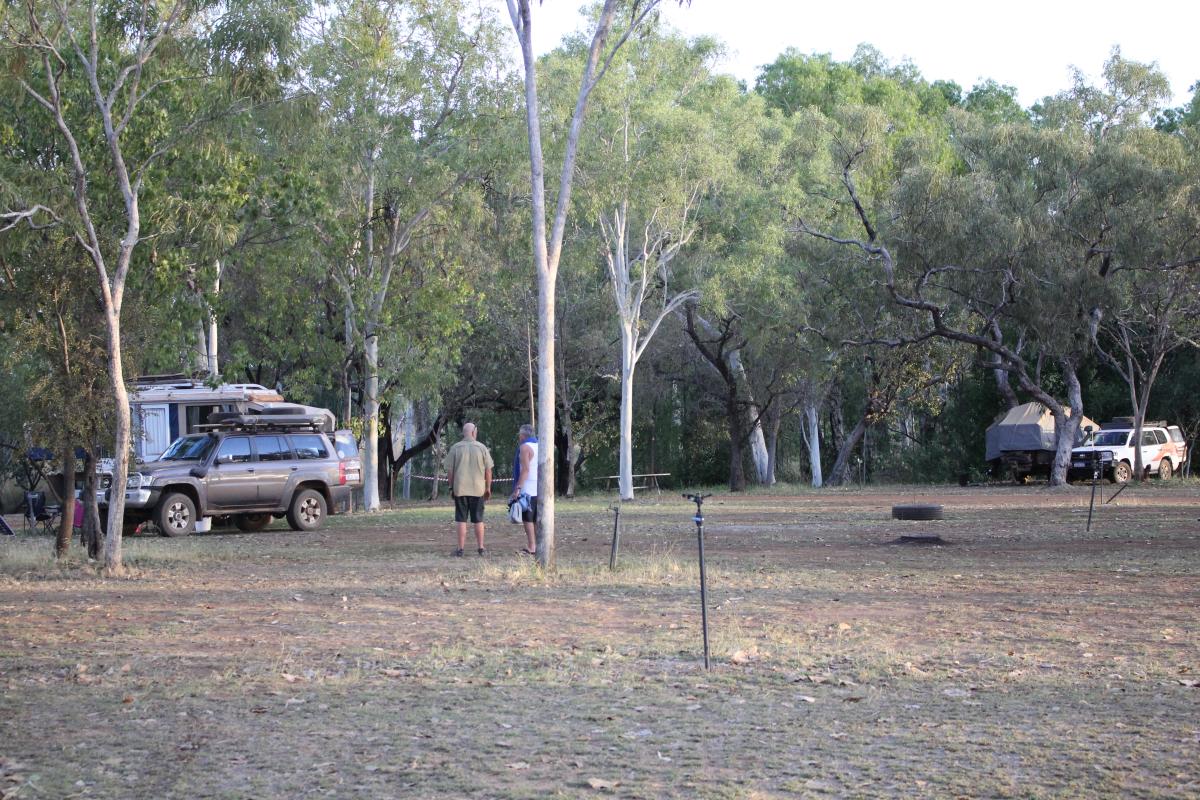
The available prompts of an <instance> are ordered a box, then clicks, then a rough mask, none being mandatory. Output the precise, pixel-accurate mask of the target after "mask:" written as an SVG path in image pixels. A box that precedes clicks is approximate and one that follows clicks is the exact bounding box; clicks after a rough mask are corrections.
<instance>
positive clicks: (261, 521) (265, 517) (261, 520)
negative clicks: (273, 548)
mask: <svg viewBox="0 0 1200 800" xmlns="http://www.w3.org/2000/svg"><path fill="white" fill-rule="evenodd" d="M233 524H234V525H236V526H237V529H238V530H239V531H245V532H246V533H254V532H255V531H261V530H262V529H263V528H265V527H267V526H268V525H270V524H271V515H270V514H238V515H237V518H236V519H234V521H233Z"/></svg>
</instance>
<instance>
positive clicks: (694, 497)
mask: <svg viewBox="0 0 1200 800" xmlns="http://www.w3.org/2000/svg"><path fill="white" fill-rule="evenodd" d="M706 497H712V495H711V494H685V495H684V498H686V499H688V500H691V501H692V502H693V503H695V504H696V516H694V517H692V521H693V522H695V523H696V544H697V545H698V547H699V553H700V625H701V629H702V631H703V633H704V668H705V669H706V670H707V669H709V663H708V584H707V581H706V580H705V575H704V512H703V511H702V510H701V508H700V506H701V504H702V503H703V502H704V498H706Z"/></svg>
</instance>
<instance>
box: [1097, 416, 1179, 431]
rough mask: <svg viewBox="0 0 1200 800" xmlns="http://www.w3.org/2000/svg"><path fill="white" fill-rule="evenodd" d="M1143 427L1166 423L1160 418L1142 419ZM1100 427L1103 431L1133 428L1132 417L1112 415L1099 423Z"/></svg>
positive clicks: (1165, 425)
mask: <svg viewBox="0 0 1200 800" xmlns="http://www.w3.org/2000/svg"><path fill="white" fill-rule="evenodd" d="M1142 427H1143V428H1165V427H1167V423H1166V422H1165V421H1164V420H1161V419H1147V420H1142ZM1100 429H1101V430H1105V431H1112V430H1125V429H1128V430H1133V417H1113V418H1112V419H1110V420H1109V421H1108V422H1102V423H1100Z"/></svg>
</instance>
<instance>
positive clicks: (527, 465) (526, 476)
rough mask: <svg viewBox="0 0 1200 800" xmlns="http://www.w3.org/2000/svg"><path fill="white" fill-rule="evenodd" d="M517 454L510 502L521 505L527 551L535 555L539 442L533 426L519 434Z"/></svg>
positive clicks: (523, 551) (524, 551) (514, 462)
mask: <svg viewBox="0 0 1200 800" xmlns="http://www.w3.org/2000/svg"><path fill="white" fill-rule="evenodd" d="M517 441H518V442H519V444H518V445H517V453H516V457H515V459H514V461H513V490H512V496H511V497H509V501H510V502H512V503H520V504H521V522H522V523H523V524H524V526H525V540H526V541H525V549H524V550H522V551H521V552H522V553H527V554H528V555H533V554H534V552H536V549H537V538H536V537H537V483H538V474H537V469H538V467H537V456H538V440H537V437H536V436H534V434H533V426H532V425H522V426H521V429H520V431H518V432H517Z"/></svg>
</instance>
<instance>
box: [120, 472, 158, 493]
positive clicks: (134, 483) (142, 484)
mask: <svg viewBox="0 0 1200 800" xmlns="http://www.w3.org/2000/svg"><path fill="white" fill-rule="evenodd" d="M153 483H154V476H153V475H143V474H142V473H140V472H135V473H134V474H132V475H130V476H129V481H128V482H127V483H126V488H127V489H145V488H146V487H148V486H151V485H152V484H153Z"/></svg>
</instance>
